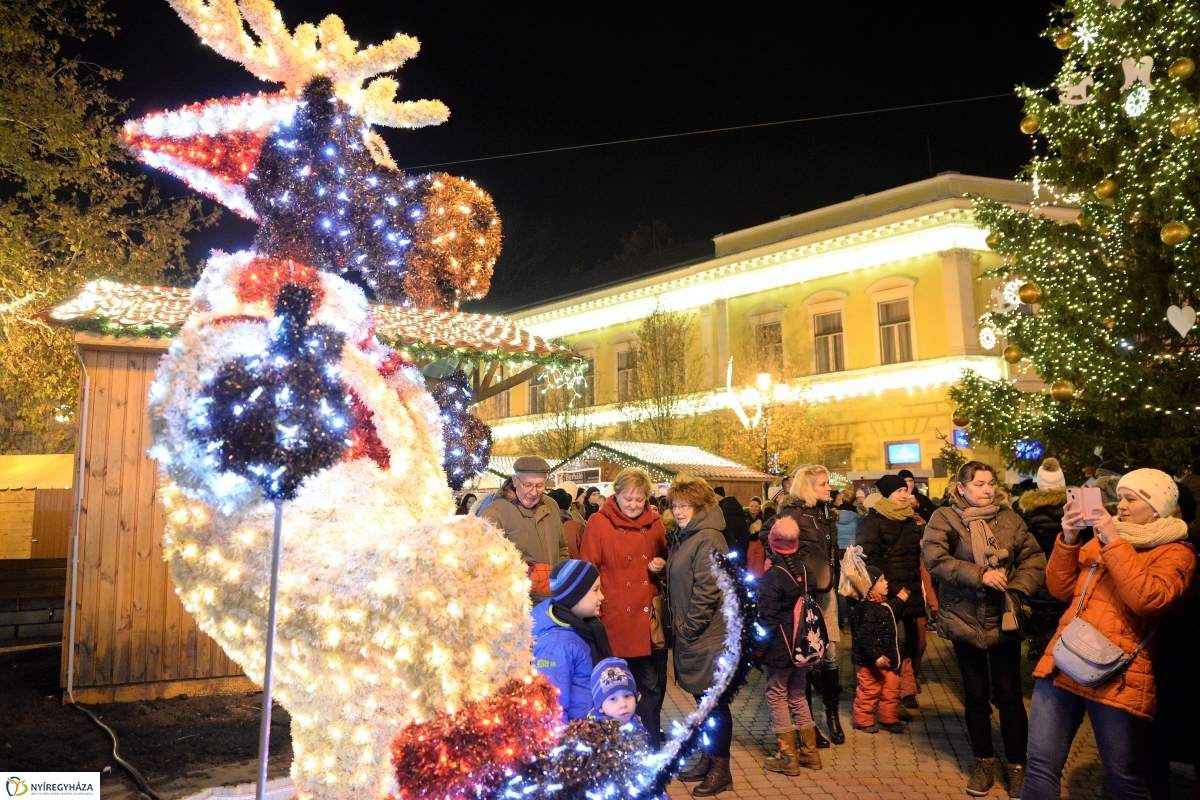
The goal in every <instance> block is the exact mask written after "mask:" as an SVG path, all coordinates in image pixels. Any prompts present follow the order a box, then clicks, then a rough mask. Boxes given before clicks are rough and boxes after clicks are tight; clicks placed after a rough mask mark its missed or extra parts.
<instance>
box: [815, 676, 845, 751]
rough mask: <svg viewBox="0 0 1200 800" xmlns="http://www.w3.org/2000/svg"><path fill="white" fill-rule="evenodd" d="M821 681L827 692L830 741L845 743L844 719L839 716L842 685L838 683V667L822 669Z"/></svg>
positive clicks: (826, 713) (826, 705) (826, 719)
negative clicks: (839, 698)
mask: <svg viewBox="0 0 1200 800" xmlns="http://www.w3.org/2000/svg"><path fill="white" fill-rule="evenodd" d="M821 672H822V673H823V674H822V675H821V681H822V683H823V684H824V693H825V722H826V724H828V725H829V741H831V742H833V743H834V744H845V742H846V733H845V731H843V730H842V719H841V717H839V716H838V697H839V696H840V695H841V693H842V687H841V686H840V685H839V684H838V668H837V667H834V668H833V669H829V668H828V667H827V668H825V669H823V670H821Z"/></svg>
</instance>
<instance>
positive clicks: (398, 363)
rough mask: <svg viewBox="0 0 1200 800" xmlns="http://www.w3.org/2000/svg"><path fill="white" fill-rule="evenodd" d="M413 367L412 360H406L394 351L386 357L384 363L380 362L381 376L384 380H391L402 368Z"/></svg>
mask: <svg viewBox="0 0 1200 800" xmlns="http://www.w3.org/2000/svg"><path fill="white" fill-rule="evenodd" d="M412 365H413V362H412V359H411V358H405V357H404V356H402V355H400V354H399V353H397V352H394V351H393V352H391V353H388V354H387V355H386V356H384V358H383V361H381V362H379V374H380V376H382V377H384V378H390V377H392V376H393V375H395V374H396V373H397V372H399V371H400V369H401V368H402V367H411V366H412Z"/></svg>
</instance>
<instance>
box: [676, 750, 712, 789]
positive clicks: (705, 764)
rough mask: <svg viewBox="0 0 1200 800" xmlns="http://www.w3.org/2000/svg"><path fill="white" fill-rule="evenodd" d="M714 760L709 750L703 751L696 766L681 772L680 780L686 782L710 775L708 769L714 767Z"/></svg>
mask: <svg viewBox="0 0 1200 800" xmlns="http://www.w3.org/2000/svg"><path fill="white" fill-rule="evenodd" d="M712 762H713V760H712V756H710V755H709V754H708V751H707V750H705V751H702V752H701V753H700V760H699V761H697V762H696V766H694V767H692V768H691V769H685V770H684V771H683V772H681V773H679V780H681V781H683V782H684V783H691V782H693V781H702V780H704V777H705V776H706V775H708V771H709V770H710V769H712Z"/></svg>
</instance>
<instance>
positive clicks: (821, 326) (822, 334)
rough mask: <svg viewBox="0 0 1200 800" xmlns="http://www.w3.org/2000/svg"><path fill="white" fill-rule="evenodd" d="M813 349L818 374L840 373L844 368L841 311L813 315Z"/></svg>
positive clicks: (844, 357)
mask: <svg viewBox="0 0 1200 800" xmlns="http://www.w3.org/2000/svg"><path fill="white" fill-rule="evenodd" d="M813 349H814V350H815V351H816V356H817V373H818V374H824V373H827V372H841V371H842V370H844V369H845V368H846V354H845V344H844V342H843V340H842V312H841V311H832V312H830V313H828V314H814V315H813Z"/></svg>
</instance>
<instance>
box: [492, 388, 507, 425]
mask: <svg viewBox="0 0 1200 800" xmlns="http://www.w3.org/2000/svg"><path fill="white" fill-rule="evenodd" d="M492 403H493V405H492V408H494V409H495V411H496V417H497V418H498V419H503V418H504V417H508V416H511V415H512V390H511V389H509V390H507V391H503V392H501V393H500V394H498V395H496V396H495V397H493V398H492Z"/></svg>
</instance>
